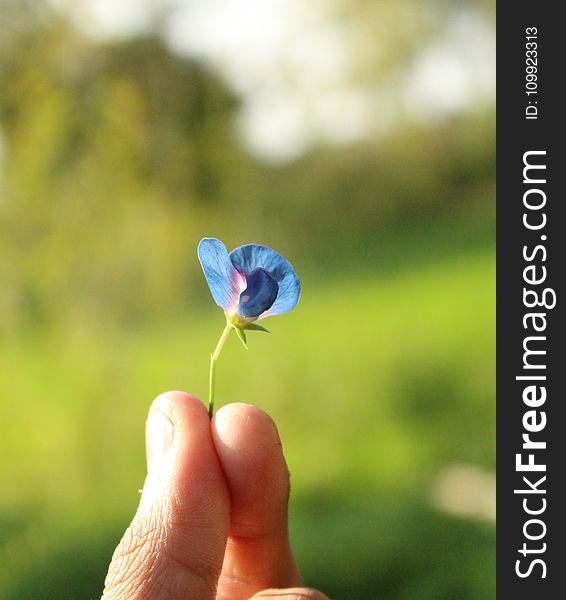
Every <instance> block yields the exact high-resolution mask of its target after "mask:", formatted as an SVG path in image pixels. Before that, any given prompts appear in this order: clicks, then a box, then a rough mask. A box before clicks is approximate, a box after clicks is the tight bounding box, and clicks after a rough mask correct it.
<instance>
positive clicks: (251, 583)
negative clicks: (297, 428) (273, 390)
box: [212, 404, 301, 600]
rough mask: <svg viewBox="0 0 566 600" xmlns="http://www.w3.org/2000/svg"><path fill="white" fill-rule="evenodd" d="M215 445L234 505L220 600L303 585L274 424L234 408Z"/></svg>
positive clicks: (224, 413) (219, 420)
mask: <svg viewBox="0 0 566 600" xmlns="http://www.w3.org/2000/svg"><path fill="white" fill-rule="evenodd" d="M212 439H213V441H214V445H215V446H216V452H217V454H218V457H219V459H220V463H221V465H222V470H223V471H224V476H225V478H226V483H227V484H228V490H229V492H230V503H231V515H230V534H229V536H228V544H227V546H226V556H225V558H224V564H223V566H222V573H221V575H220V579H219V582H218V599H219V600H245V599H247V598H249V597H250V596H251V595H253V594H254V593H255V592H257V591H259V590H262V589H265V588H268V587H286V586H293V585H300V583H301V582H300V576H299V572H298V569H297V566H296V563H295V561H294V559H293V556H292V553H291V549H290V546H289V536H288V531H287V504H288V500H289V489H290V484H289V472H288V470H287V465H286V463H285V459H284V457H283V452H282V448H281V440H280V439H279V434H278V432H277V428H276V427H275V423H274V422H273V420H272V419H271V417H269V415H267V414H266V413H264V412H263V411H262V410H260V409H258V408H256V407H254V406H250V405H248V404H229V405H227V406H224V407H223V408H221V409H220V410H219V411H218V413H217V414H216V417H215V418H214V420H213V424H212Z"/></svg>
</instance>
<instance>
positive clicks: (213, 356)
mask: <svg viewBox="0 0 566 600" xmlns="http://www.w3.org/2000/svg"><path fill="white" fill-rule="evenodd" d="M233 328H234V327H233V326H232V325H231V324H230V323H226V327H225V328H224V331H223V332H222V335H221V336H220V339H219V340H218V344H216V349H215V350H214V352H213V353H212V354H211V355H210V379H209V388H208V416H209V417H210V418H211V419H212V415H213V414H214V392H215V389H214V383H215V376H216V361H217V360H218V357H219V356H220V353H221V352H222V348H224V344H225V343H226V340H227V339H228V336H229V335H230V331H232V329H233Z"/></svg>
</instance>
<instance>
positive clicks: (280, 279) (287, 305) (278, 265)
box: [229, 244, 301, 319]
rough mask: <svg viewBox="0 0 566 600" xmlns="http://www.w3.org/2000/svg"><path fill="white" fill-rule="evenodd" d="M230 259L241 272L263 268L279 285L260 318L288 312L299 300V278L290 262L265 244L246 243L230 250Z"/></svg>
mask: <svg viewBox="0 0 566 600" xmlns="http://www.w3.org/2000/svg"><path fill="white" fill-rule="evenodd" d="M229 256H230V260H231V261H232V264H233V265H234V267H236V269H237V270H238V271H239V272H240V273H243V274H246V273H251V272H252V271H253V270H254V269H257V268H261V269H265V270H266V271H267V272H268V273H269V274H270V275H271V277H273V279H275V281H276V282H277V283H278V285H279V292H278V294H277V298H276V299H275V302H274V303H273V305H272V306H271V308H269V309H268V310H267V311H266V312H265V313H263V314H262V315H261V318H262V319H263V318H264V317H269V316H272V315H280V314H282V313H286V312H289V311H290V310H292V309H293V308H295V306H297V303H298V302H299V296H300V293H301V286H300V284H299V278H298V277H297V274H296V273H295V271H294V269H293V267H292V266H291V263H290V262H289V261H288V260H287V259H285V258H283V257H282V256H281V254H279V253H278V252H275V250H272V249H271V248H268V247H267V246H260V245H258V244H247V245H245V246H240V247H238V248H236V249H234V250H232V252H230V255H229Z"/></svg>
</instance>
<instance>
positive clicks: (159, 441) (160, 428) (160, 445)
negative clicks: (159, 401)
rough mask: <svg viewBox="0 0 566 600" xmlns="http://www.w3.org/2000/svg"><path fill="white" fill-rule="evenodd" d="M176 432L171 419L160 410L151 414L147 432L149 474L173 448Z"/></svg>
mask: <svg viewBox="0 0 566 600" xmlns="http://www.w3.org/2000/svg"><path fill="white" fill-rule="evenodd" d="M174 430H175V428H174V426H173V422H172V421H171V419H170V418H169V417H168V416H167V415H166V414H165V413H163V412H162V411H160V410H159V409H158V408H154V409H153V410H152V411H151V412H150V413H149V416H148V418H147V424H146V430H145V432H146V433H145V435H146V452H147V470H148V472H150V471H151V470H152V469H154V468H155V467H156V466H157V465H158V464H159V463H161V461H162V460H163V458H164V457H165V455H166V454H167V452H168V451H169V448H171V444H172V443H173V433H174Z"/></svg>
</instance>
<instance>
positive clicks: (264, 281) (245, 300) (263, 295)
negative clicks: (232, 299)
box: [238, 267, 279, 317]
mask: <svg viewBox="0 0 566 600" xmlns="http://www.w3.org/2000/svg"><path fill="white" fill-rule="evenodd" d="M246 281H247V284H248V287H247V288H246V289H245V290H244V291H243V292H242V293H241V294H240V302H239V304H238V313H239V314H241V315H242V316H244V317H259V315H261V314H262V313H263V312H265V311H266V310H267V309H268V308H271V306H272V305H273V303H274V302H275V299H276V298H277V293H278V292H279V285H278V283H277V282H276V281H275V279H273V277H272V276H271V275H270V274H269V273H268V272H267V271H266V270H265V269H262V268H260V267H258V268H257V269H254V270H253V271H252V272H251V273H247V275H246Z"/></svg>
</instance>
